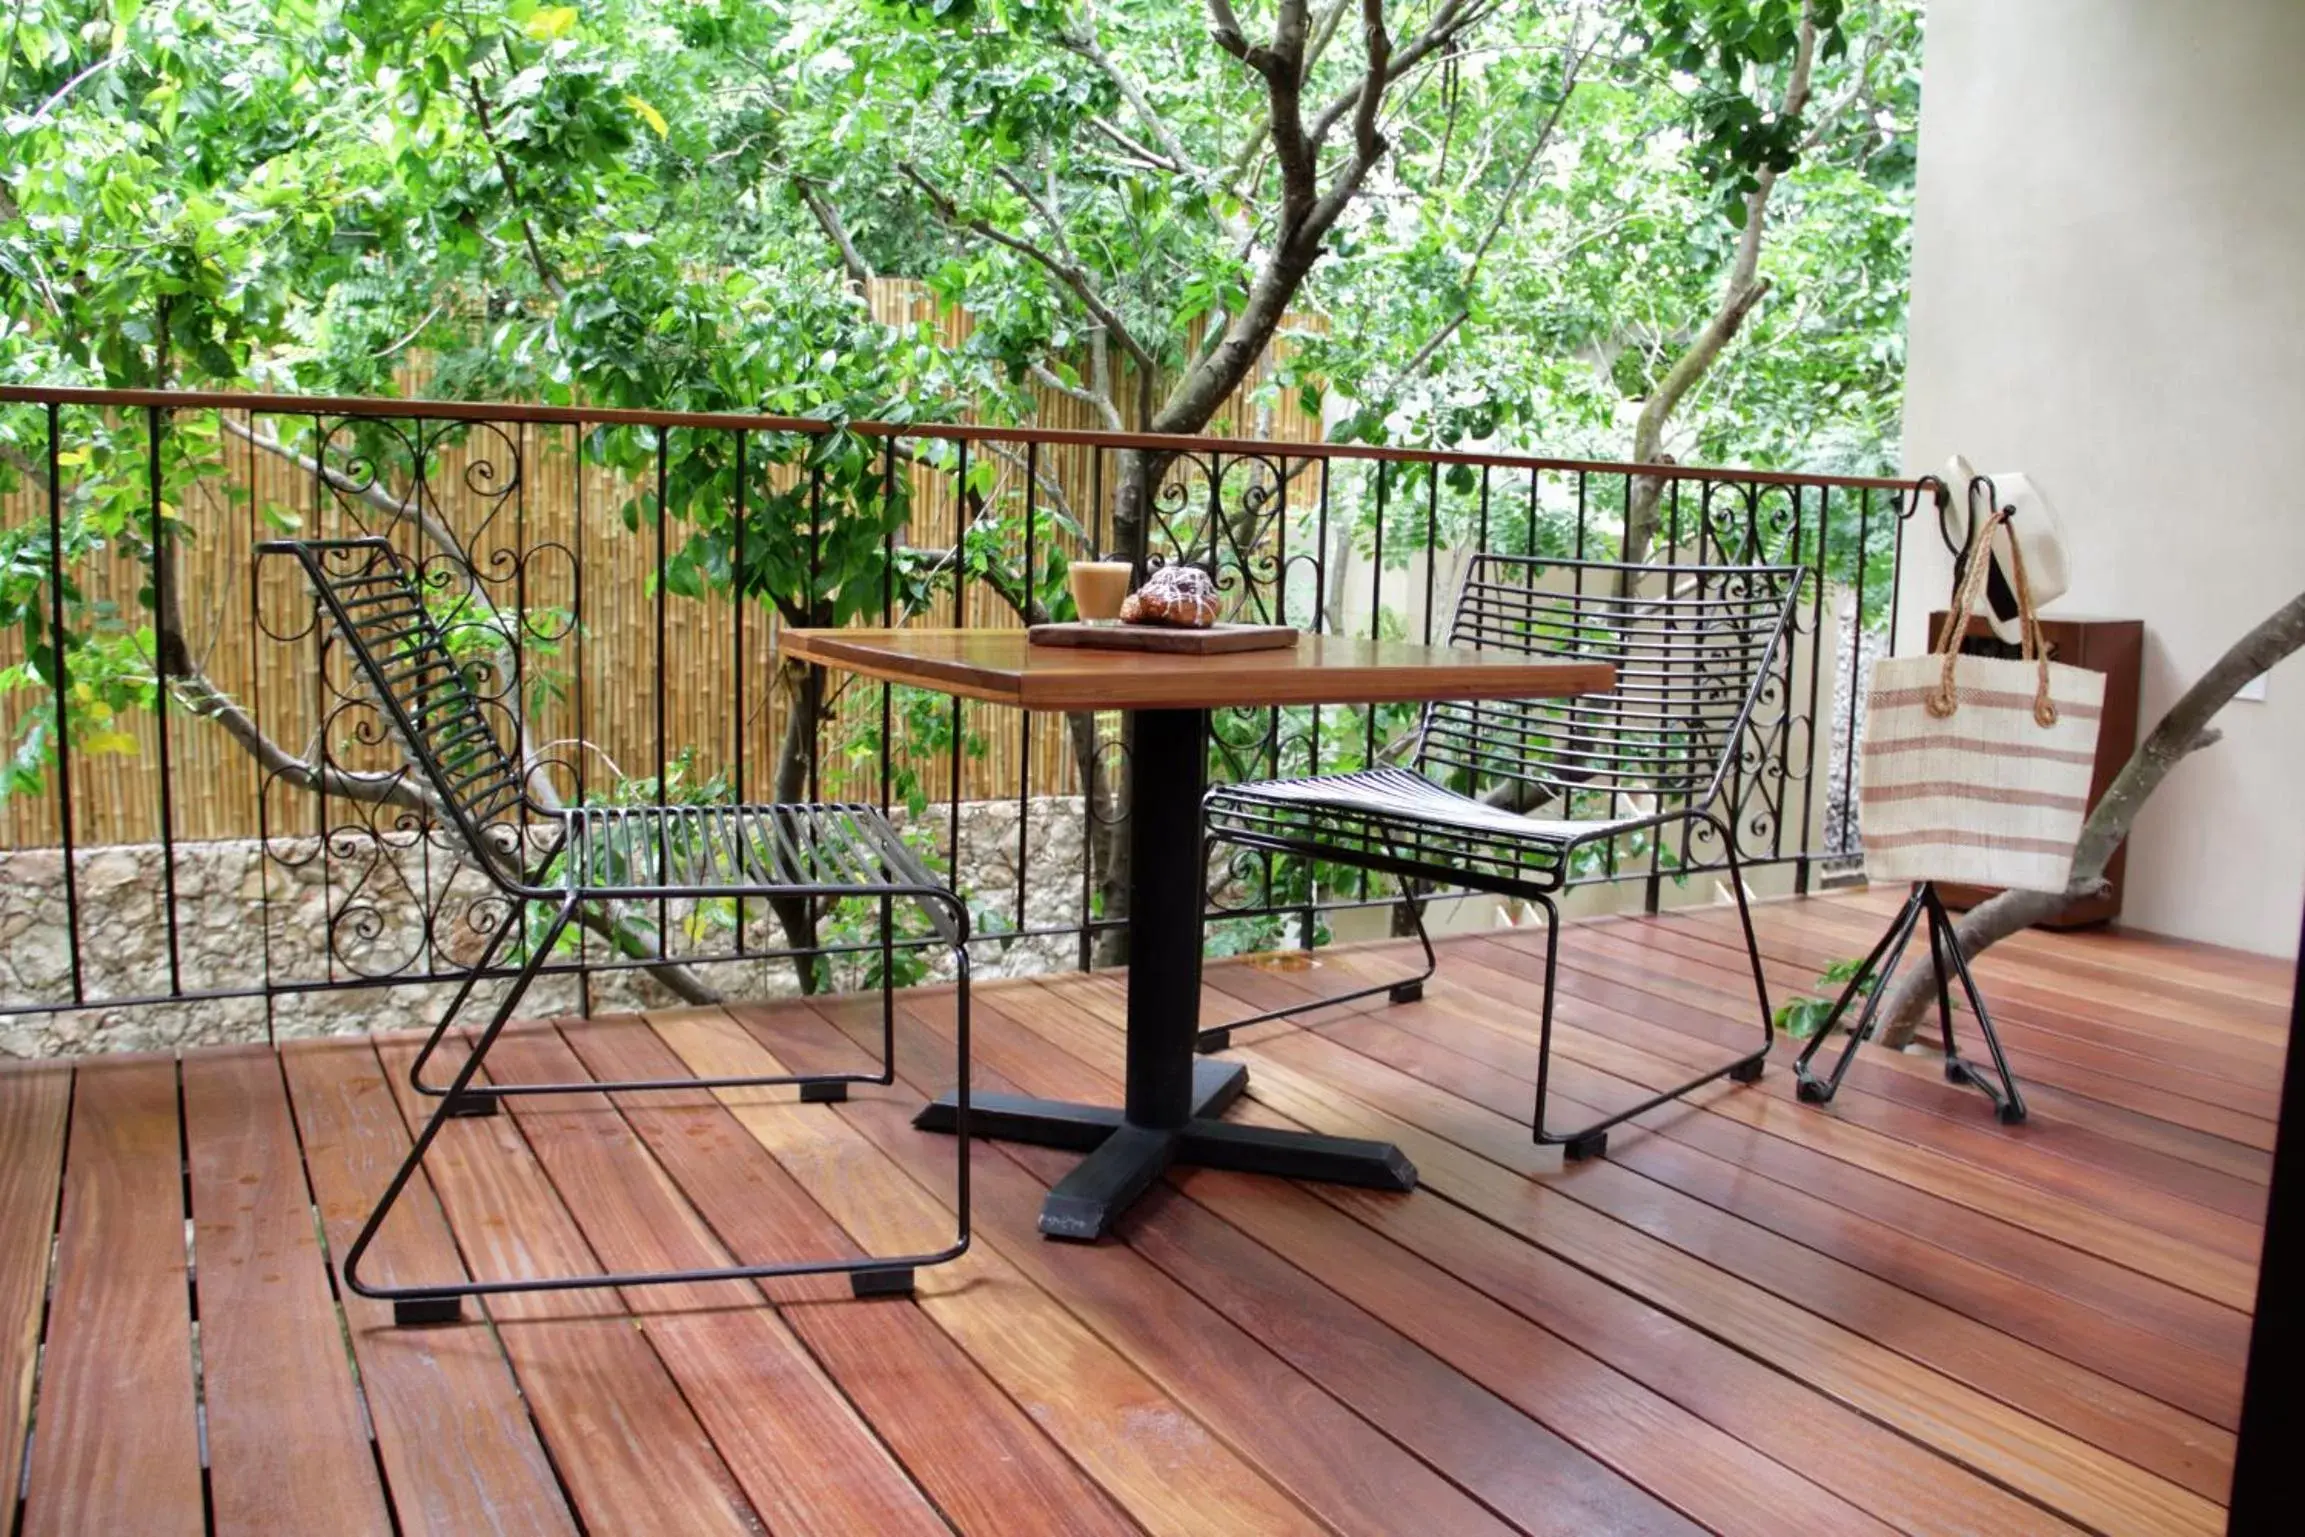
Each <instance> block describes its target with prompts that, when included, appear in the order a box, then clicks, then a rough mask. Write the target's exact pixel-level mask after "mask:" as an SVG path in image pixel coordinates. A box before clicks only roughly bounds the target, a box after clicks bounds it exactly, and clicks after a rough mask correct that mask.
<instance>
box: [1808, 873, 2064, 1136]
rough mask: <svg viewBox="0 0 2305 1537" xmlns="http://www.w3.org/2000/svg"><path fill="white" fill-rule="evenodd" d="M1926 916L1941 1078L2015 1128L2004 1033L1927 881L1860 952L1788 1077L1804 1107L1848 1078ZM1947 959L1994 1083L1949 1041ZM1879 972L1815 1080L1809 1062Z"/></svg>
mask: <svg viewBox="0 0 2305 1537" xmlns="http://www.w3.org/2000/svg"><path fill="white" fill-rule="evenodd" d="M1924 918H1925V919H1927V920H1928V924H1929V960H1930V964H1931V965H1933V966H1934V967H1935V968H1936V972H1937V1027H1938V1030H1939V1032H1940V1033H1941V1034H1942V1035H1943V1037H1944V1042H1945V1077H1946V1078H1947V1079H1948V1080H1949V1081H1950V1082H1953V1083H1963V1084H1969V1085H1971V1086H1973V1087H1975V1088H1977V1089H1979V1090H1980V1091H1982V1092H1983V1093H1984V1095H1985V1097H1986V1098H1987V1099H1989V1100H1991V1101H1992V1102H1993V1111H1994V1113H1995V1114H1996V1115H1998V1116H1999V1117H2000V1118H2001V1119H2002V1121H2004V1122H2005V1123H2007V1124H2009V1125H2012V1126H2013V1125H2015V1124H2016V1123H2017V1122H2019V1121H2022V1120H2023V1119H2025V1097H2024V1096H2023V1095H2022V1094H2020V1093H2018V1092H2017V1080H2016V1079H2015V1078H2014V1077H2012V1076H2011V1075H2010V1073H2009V1059H2008V1058H2007V1057H2006V1056H2004V1055H2003V1054H2002V1052H2001V1037H2000V1036H1999V1035H1998V1034H1997V1033H1995V1031H1994V1029H1993V1016H1992V1015H1991V1014H1988V1013H1987V1012H1986V1011H1985V1000H1984V998H1983V997H1982V996H1981V995H1980V994H1979V993H1978V991H1977V983H1976V980H1975V979H1974V978H1973V977H1971V976H1970V975H1969V962H1968V960H1967V958H1966V957H1964V956H1963V955H1962V954H1961V946H1960V944H1959V943H1958V942H1957V941H1956V940H1955V939H1954V937H1953V920H1952V919H1951V918H1949V917H1947V916H1946V914H1945V904H1944V902H1943V901H1942V900H1940V899H1939V898H1938V896H1937V888H1936V886H1935V885H1933V884H1932V883H1930V882H1928V881H1923V882H1922V883H1921V884H1919V885H1918V886H1915V887H1914V888H1913V894H1912V895H1911V896H1910V897H1908V898H1906V900H1905V905H1904V906H1903V907H1902V908H1901V909H1899V910H1898V913H1897V916H1896V918H1895V920H1894V921H1892V922H1891V923H1890V925H1889V928H1888V931H1887V932H1886V933H1884V934H1882V936H1881V937H1880V939H1879V941H1877V942H1876V943H1875V944H1874V946H1873V951H1872V954H1870V955H1868V956H1866V957H1865V964H1864V965H1863V966H1862V967H1860V968H1859V969H1858V972H1857V974H1856V975H1855V976H1854V977H1851V978H1850V979H1849V985H1848V986H1847V987H1844V988H1843V989H1841V996H1840V997H1839V998H1838V999H1837V1000H1835V1002H1834V1004H1833V1012H1832V1013H1831V1014H1830V1015H1828V1016H1826V1019H1825V1022H1824V1023H1823V1024H1822V1025H1820V1026H1818V1027H1817V1033H1816V1034H1815V1035H1813V1036H1811V1037H1810V1038H1809V1044H1808V1045H1807V1046H1804V1047H1803V1048H1801V1054H1800V1056H1799V1057H1797V1058H1795V1059H1794V1062H1793V1076H1794V1077H1795V1078H1796V1079H1797V1080H1799V1083H1800V1096H1801V1098H1802V1099H1803V1100H1804V1101H1806V1102H1807V1103H1809V1104H1812V1105H1822V1104H1825V1103H1828V1102H1829V1101H1830V1100H1831V1099H1832V1097H1833V1095H1834V1094H1835V1093H1836V1092H1837V1091H1838V1090H1839V1089H1840V1087H1841V1080H1842V1079H1843V1078H1845V1077H1847V1076H1848V1072H1849V1064H1850V1063H1851V1062H1853V1061H1854V1060H1856V1056H1857V1048H1858V1047H1859V1046H1860V1045H1862V1044H1863V1043H1864V1040H1865V1037H1866V1036H1868V1035H1870V1034H1871V1033H1872V1029H1873V1020H1874V1016H1875V1015H1876V1014H1878V1013H1879V1011H1880V1007H1881V994H1882V993H1884V992H1886V991H1887V990H1888V986H1889V980H1890V979H1891V978H1892V977H1894V976H1895V975H1896V974H1897V965H1898V963H1899V962H1900V961H1902V960H1903V959H1904V958H1905V947H1906V946H1907V945H1908V944H1910V943H1911V942H1912V938H1913V930H1914V929H1915V928H1917V927H1919V926H1920V924H1921V921H1922V920H1923V919H1924ZM1884 958H1885V959H1884ZM1948 960H1950V961H1951V963H1952V970H1953V973H1954V975H1956V976H1958V977H1959V978H1960V979H1961V993H1962V996H1964V997H1965V998H1967V999H1968V1000H1969V1009H1970V1012H1972V1013H1974V1014H1975V1015H1976V1016H1977V1028H1978V1030H1979V1031H1980V1032H1981V1033H1982V1034H1983V1035H1984V1037H1985V1049H1986V1050H1987V1051H1989V1052H1991V1053H1992V1055H1993V1071H1994V1072H1995V1073H1996V1074H1997V1075H1998V1076H1999V1078H2000V1080H2001V1081H2000V1085H1999V1086H1998V1087H1995V1086H1994V1084H1993V1083H1991V1082H1990V1081H1989V1080H1987V1079H1985V1078H1984V1077H1982V1076H1980V1075H1979V1074H1978V1072H1977V1070H1976V1069H1975V1068H1973V1067H1971V1066H1970V1065H1969V1063H1968V1062H1967V1060H1966V1059H1964V1058H1963V1057H1962V1055H1961V1052H1960V1048H1959V1047H1958V1046H1957V1045H1956V1044H1955V1043H1954V1040H1953V994H1952V987H1951V984H1950V979H1949V978H1947V976H1946V974H1945V970H1946V962H1947V961H1948ZM1876 975H1877V976H1878V977H1879V979H1880V980H1879V983H1878V985H1877V986H1875V987H1874V988H1873V990H1872V991H1871V992H1870V993H1869V994H1867V995H1866V998H1865V1007H1864V1010H1863V1012H1861V1013H1860V1014H1859V1015H1858V1016H1857V1023H1856V1025H1855V1027H1854V1028H1852V1029H1851V1030H1850V1032H1849V1044H1848V1045H1846V1046H1844V1047H1842V1048H1841V1055H1840V1057H1839V1058H1838V1059H1837V1060H1836V1061H1835V1062H1834V1063H1833V1072H1832V1076H1831V1077H1829V1078H1819V1077H1818V1076H1817V1075H1816V1074H1814V1073H1812V1072H1810V1071H1809V1061H1810V1059H1811V1058H1813V1057H1815V1056H1816V1054H1817V1052H1818V1049H1819V1048H1820V1047H1822V1046H1823V1045H1824V1044H1825V1038H1826V1037H1827V1036H1829V1035H1831V1034H1832V1033H1833V1027H1834V1026H1835V1025H1837V1024H1839V1023H1840V1022H1841V1018H1842V1016H1843V1015H1845V1014H1846V1013H1847V1012H1848V1010H1849V1005H1850V1003H1851V1002H1853V1001H1854V1000H1855V998H1856V996H1857V994H1858V992H1859V991H1860V990H1861V989H1863V987H1864V985H1865V982H1866V979H1867V978H1870V977H1874V976H1876Z"/></svg>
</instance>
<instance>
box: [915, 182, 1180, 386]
mask: <svg viewBox="0 0 2305 1537" xmlns="http://www.w3.org/2000/svg"><path fill="white" fill-rule="evenodd" d="M897 170H898V172H899V173H900V174H902V175H903V177H904V178H905V180H907V181H909V182H911V183H912V184H913V185H914V186H916V187H918V188H919V189H920V190H921V194H922V195H923V196H924V197H926V198H927V199H928V201H929V206H930V207H931V208H932V209H934V210H935V212H936V215H937V217H938V218H939V219H942V220H943V221H944V222H945V223H946V224H950V225H957V226H959V227H960V228H963V229H968V230H973V231H975V232H976V233H977V234H979V235H982V236H983V237H984V238H985V239H987V240H990V241H993V242H994V243H995V244H998V245H1003V246H1006V247H1008V249H1010V250H1012V251H1014V252H1016V253H1017V254H1018V255H1020V256H1023V257H1026V258H1027V259H1029V260H1031V261H1034V262H1037V263H1039V264H1040V266H1041V267H1043V268H1045V269H1046V270H1047V271H1048V272H1049V274H1050V275H1051V276H1053V277H1055V278H1056V279H1057V281H1059V282H1061V283H1063V284H1064V285H1065V287H1067V288H1069V289H1071V290H1072V291H1073V294H1074V295H1075V296H1076V297H1077V298H1079V300H1080V302H1081V304H1082V306H1083V307H1084V308H1086V309H1087V310H1088V312H1089V313H1090V314H1091V315H1094V316H1095V317H1096V318H1097V320H1098V321H1099V322H1100V323H1102V324H1103V326H1104V328H1105V329H1106V331H1107V332H1109V333H1110V334H1111V336H1112V338H1113V339H1114V340H1115V341H1117V342H1119V343H1120V345H1121V349H1122V350H1123V351H1125V352H1126V353H1128V355H1129V356H1130V357H1132V358H1134V359H1135V360H1136V362H1137V365H1138V366H1139V367H1140V368H1142V369H1144V370H1145V371H1146V372H1147V373H1148V374H1149V373H1150V372H1151V371H1152V370H1153V369H1154V368H1155V367H1157V366H1158V365H1157V364H1156V363H1155V362H1154V360H1153V356H1152V354H1151V353H1149V352H1147V351H1146V350H1145V349H1144V346H1143V344H1141V343H1140V342H1138V341H1137V339H1136V336H1135V334H1134V333H1133V332H1131V331H1130V330H1129V328H1128V326H1127V324H1126V323H1125V322H1124V321H1123V320H1122V319H1121V318H1120V316H1119V314H1118V313H1116V312H1115V311H1114V310H1113V308H1112V306H1111V305H1110V304H1108V303H1106V302H1105V298H1104V295H1102V294H1101V293H1099V292H1097V288H1096V284H1095V283H1094V282H1092V281H1091V280H1090V278H1089V275H1088V273H1087V272H1086V271H1084V270H1083V269H1082V268H1081V266H1080V264H1079V263H1077V262H1073V261H1068V260H1066V259H1065V258H1063V257H1061V256H1059V255H1057V254H1056V253H1055V252H1053V251H1050V250H1048V249H1047V248H1046V247H1044V246H1042V245H1040V244H1038V243H1036V242H1034V241H1031V240H1027V239H1025V238H1024V237H1023V236H1021V235H1015V234H1011V233H1009V232H1008V231H1007V230H1004V229H1002V228H1000V227H999V226H998V225H995V224H993V223H992V222H991V221H990V220H986V219H978V218H973V217H971V216H969V215H967V214H964V213H962V212H961V211H960V206H959V205H958V204H957V203H955V202H954V201H953V200H952V198H951V196H950V195H948V194H947V193H945V192H944V191H943V190H942V189H940V188H938V187H937V186H936V185H935V184H934V183H933V182H931V181H929V179H928V178H927V177H925V176H923V175H921V173H920V169H919V167H917V166H915V165H913V164H912V163H911V162H910V161H900V162H899V163H898V165H897ZM1035 201H1037V199H1036V200H1035Z"/></svg>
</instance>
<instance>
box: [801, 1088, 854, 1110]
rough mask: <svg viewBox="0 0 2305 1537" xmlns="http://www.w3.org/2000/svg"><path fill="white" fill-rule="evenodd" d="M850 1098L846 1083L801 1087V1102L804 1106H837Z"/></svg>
mask: <svg viewBox="0 0 2305 1537" xmlns="http://www.w3.org/2000/svg"><path fill="white" fill-rule="evenodd" d="M847 1098H848V1085H847V1084H845V1083H804V1084H802V1085H801V1086H800V1102H801V1103H802V1104H804V1105H837V1104H840V1103H841V1102H842V1101H844V1100H846V1099H847Z"/></svg>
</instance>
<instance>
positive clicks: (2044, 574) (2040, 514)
mask: <svg viewBox="0 0 2305 1537" xmlns="http://www.w3.org/2000/svg"><path fill="white" fill-rule="evenodd" d="M1979 478H1982V479H1984V480H1986V481H1988V482H1989V483H1990V484H1991V486H1992V492H1993V496H1994V497H1995V499H1997V500H1998V501H1999V502H2000V504H2001V505H2002V506H2003V507H2008V508H2013V509H2014V510H2015V516H2013V517H2011V518H2010V519H2009V521H2008V522H2006V523H2004V524H2002V525H2001V529H2000V531H1999V532H1998V533H1996V534H1995V535H1994V536H1993V568H1992V570H1991V571H1989V572H1987V573H1986V576H1985V601H1984V602H1983V604H1982V605H1980V607H1981V609H1982V610H1983V612H1984V614H1985V618H1986V621H1987V622H1988V623H1989V624H1990V625H1991V626H1992V629H1993V633H1994V634H1995V635H1997V636H1999V637H2000V638H2001V639H2002V640H2005V641H2007V642H2008V643H2009V644H2011V645H2019V644H2022V643H2023V641H2024V626H2023V623H2022V621H2021V619H2020V616H2019V614H2018V611H2017V577H2016V566H2015V563H2014V561H2013V559H2012V557H2011V555H2010V549H2009V547H2010V544H2011V542H2012V540H2013V541H2014V542H2015V543H2016V544H2017V545H2018V546H2019V547H2020V548H2021V549H2022V551H2023V554H2024V557H2025V581H2026V583H2027V584H2028V585H2029V586H2030V587H2031V588H2032V589H2033V607H2034V608H2035V609H2036V610H2038V609H2044V608H2047V607H2048V606H2049V605H2050V604H2051V603H2052V602H2054V601H2056V600H2057V599H2058V598H2061V597H2063V596H2064V595H2065V591H2066V589H2067V588H2069V587H2071V586H2072V585H2073V581H2072V573H2071V568H2070V567H2069V565H2068V564H2067V562H2066V558H2065V526H2064V524H2062V523H2060V522H2059V521H2058V519H2057V510H2056V509H2055V508H2054V507H2051V506H2050V505H2049V499H2048V498H2047V497H2045V496H2043V495H2042V494H2041V492H2040V490H2039V489H2038V488H2037V487H2035V486H2034V484H2033V482H2032V481H2031V480H2030V479H2028V478H2027V477H2025V476H2023V475H2020V474H2015V473H2011V474H2006V475H1988V476H1984V477H1979V476H1978V475H1977V472H1976V471H1975V470H1974V469H1972V468H1971V467H1970V464H1969V461H1968V460H1966V459H1964V458H1962V457H1961V456H1960V455H1959V454H1955V455H1954V456H1953V463H1952V467H1951V470H1950V472H1949V473H1948V474H1947V475H1946V477H1945V483H1946V487H1947V489H1949V490H1950V491H1951V492H1952V493H1953V522H1954V524H1955V525H1956V526H1962V527H1967V528H1969V529H1971V530H1972V534H1971V538H1972V539H1973V538H1974V532H1973V531H1974V529H1975V526H1976V522H1977V521H1981V520H1982V519H1983V518H1985V517H1986V516H1987V515H1988V513H1989V512H1990V509H1989V508H1988V507H1987V506H1986V492H1985V489H1984V487H1982V486H1980V487H1979V488H1978V490H1977V498H1976V501H1975V503H1974V505H1972V503H1971V502H1970V499H1969V482H1970V481H1971V480H1973V479H1979ZM1967 542H1969V541H1964V543H1965V544H1966V543H1967Z"/></svg>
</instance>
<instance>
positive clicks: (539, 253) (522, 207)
mask: <svg viewBox="0 0 2305 1537" xmlns="http://www.w3.org/2000/svg"><path fill="white" fill-rule="evenodd" d="M464 84H465V89H466V90H467V91H468V92H469V93H470V95H471V97H472V114H473V117H474V118H475V120H477V121H478V122H479V124H480V139H481V142H482V143H484V144H486V145H487V146H488V154H489V158H490V159H492V160H494V161H495V162H496V175H497V178H498V179H499V180H501V181H502V182H503V183H504V195H505V197H506V198H507V199H508V200H510V202H511V204H512V209H513V214H514V216H515V217H517V218H518V219H519V221H520V238H521V239H523V240H524V241H526V242H527V243H528V260H529V263H530V265H532V266H533V267H535V269H536V277H537V281H538V282H540V283H542V284H543V285H544V287H545V290H546V291H547V292H549V293H550V294H551V295H552V297H554V298H555V299H561V300H565V299H566V298H567V297H568V288H567V286H566V285H565V284H563V283H562V282H561V281H560V274H559V273H558V272H555V271H554V270H553V267H552V263H551V262H549V261H547V260H545V256H544V246H543V243H542V242H540V241H539V240H538V239H537V238H536V226H535V225H534V224H532V223H530V222H529V218H528V205H527V203H526V202H525V201H523V200H522V198H521V196H520V183H519V182H517V181H515V180H514V179H513V175H512V164H511V162H510V161H508V160H506V159H505V157H504V151H503V150H502V149H501V148H499V147H498V145H497V142H496V127H495V125H494V123H493V122H491V121H490V119H489V116H488V98H487V97H486V96H483V95H482V94H481V91H480V82H479V81H478V80H467V81H465V83H464Z"/></svg>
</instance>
